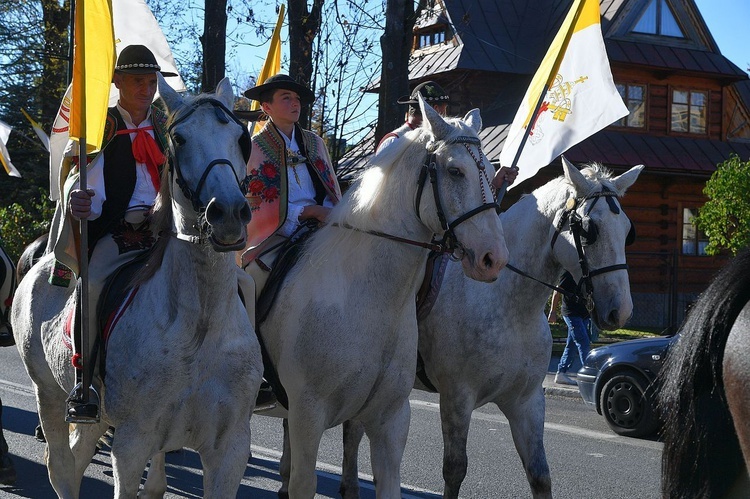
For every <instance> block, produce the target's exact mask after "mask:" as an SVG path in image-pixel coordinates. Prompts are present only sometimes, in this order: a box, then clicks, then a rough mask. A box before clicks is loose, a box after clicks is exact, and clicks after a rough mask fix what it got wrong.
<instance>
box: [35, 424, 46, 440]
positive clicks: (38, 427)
mask: <svg viewBox="0 0 750 499" xmlns="http://www.w3.org/2000/svg"><path fill="white" fill-rule="evenodd" d="M34 438H36V439H37V440H39V441H40V442H47V439H46V438H44V431H42V425H40V424H38V425H36V428H34Z"/></svg>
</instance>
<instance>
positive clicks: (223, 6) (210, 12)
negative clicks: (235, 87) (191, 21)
mask: <svg viewBox="0 0 750 499" xmlns="http://www.w3.org/2000/svg"><path fill="white" fill-rule="evenodd" d="M205 8H206V12H205V19H204V23H203V36H201V37H200V40H201V45H202V46H203V74H202V76H201V92H212V91H213V90H214V89H215V88H216V86H217V85H218V84H219V82H220V81H221V80H222V78H224V70H225V57H226V49H227V0H206V3H205Z"/></svg>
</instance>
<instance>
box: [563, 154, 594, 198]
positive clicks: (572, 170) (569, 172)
mask: <svg viewBox="0 0 750 499" xmlns="http://www.w3.org/2000/svg"><path fill="white" fill-rule="evenodd" d="M561 158H562V165H563V171H564V172H565V178H566V179H568V181H569V182H570V183H571V184H573V186H574V187H575V189H576V193H578V194H579V195H581V194H585V193H587V192H588V191H589V190H591V182H589V180H588V179H587V178H586V177H584V176H583V173H581V172H580V170H578V168H577V167H576V166H575V165H574V164H573V163H571V162H570V161H568V160H567V159H566V158H565V156H561Z"/></svg>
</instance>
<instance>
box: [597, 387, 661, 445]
mask: <svg viewBox="0 0 750 499" xmlns="http://www.w3.org/2000/svg"><path fill="white" fill-rule="evenodd" d="M647 387H648V382H647V381H646V380H645V379H644V378H643V376H641V375H640V374H637V373H620V374H617V375H615V376H613V377H612V379H610V380H609V381H607V383H606V384H605V385H604V388H603V389H602V392H601V398H600V399H599V402H600V404H601V408H602V414H604V419H606V420H607V424H608V425H609V427H610V428H612V431H614V432H615V433H617V434H618V435H623V436H627V437H646V436H650V435H652V434H653V433H654V432H656V430H657V428H658V424H659V421H658V418H657V416H656V411H655V409H654V404H655V401H654V396H653V390H649V389H647Z"/></svg>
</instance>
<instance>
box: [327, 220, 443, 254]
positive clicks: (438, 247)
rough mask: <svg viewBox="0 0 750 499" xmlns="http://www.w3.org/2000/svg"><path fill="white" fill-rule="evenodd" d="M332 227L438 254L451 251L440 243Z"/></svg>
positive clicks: (346, 227)
mask: <svg viewBox="0 0 750 499" xmlns="http://www.w3.org/2000/svg"><path fill="white" fill-rule="evenodd" d="M331 227H341V228H343V229H349V230H353V231H355V232H360V233H363V234H369V235H371V236H376V237H382V238H384V239H389V240H391V241H396V242H398V243H405V244H410V245H412V246H419V247H420V248H425V249H428V250H430V251H435V252H437V253H450V250H448V249H447V248H446V247H445V246H444V245H442V244H439V243H425V242H422V241H415V240H413V239H406V238H405V237H399V236H394V235H393V234H388V233H387V232H380V231H378V230H363V229H358V228H357V227H354V226H352V225H349V224H340V223H337V222H335V223H332V224H331Z"/></svg>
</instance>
